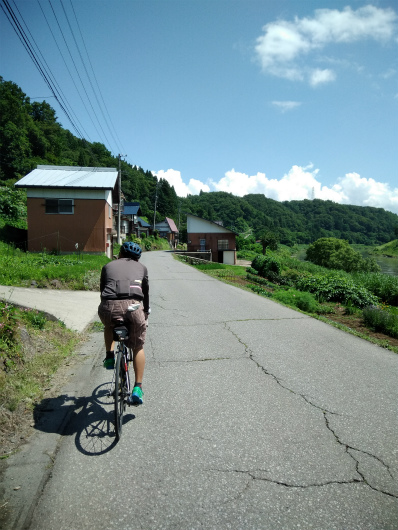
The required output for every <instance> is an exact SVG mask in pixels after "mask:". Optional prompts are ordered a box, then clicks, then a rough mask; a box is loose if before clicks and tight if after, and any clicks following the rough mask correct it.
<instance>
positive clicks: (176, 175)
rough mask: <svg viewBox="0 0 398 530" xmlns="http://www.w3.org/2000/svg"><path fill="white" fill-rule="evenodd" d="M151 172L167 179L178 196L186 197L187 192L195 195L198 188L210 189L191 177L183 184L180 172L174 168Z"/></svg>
mask: <svg viewBox="0 0 398 530" xmlns="http://www.w3.org/2000/svg"><path fill="white" fill-rule="evenodd" d="M152 174H153V175H155V176H156V177H158V178H159V179H165V180H167V182H168V183H169V184H170V186H174V189H175V192H176V194H177V195H178V196H179V197H186V196H187V195H188V194H190V195H197V194H198V193H199V192H200V190H203V191H210V188H209V186H208V185H207V184H204V183H203V182H201V181H200V180H196V179H191V180H190V181H189V183H188V184H185V182H184V181H183V180H182V177H181V172H180V171H176V170H175V169H168V170H167V171H164V170H163V169H161V170H160V171H152Z"/></svg>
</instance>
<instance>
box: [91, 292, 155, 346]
mask: <svg viewBox="0 0 398 530" xmlns="http://www.w3.org/2000/svg"><path fill="white" fill-rule="evenodd" d="M137 303H140V300H103V301H102V302H101V303H100V305H99V307H98V316H99V317H100V320H101V322H102V323H103V324H104V326H106V327H110V328H111V329H113V328H114V327H115V325H117V320H120V319H121V320H124V321H125V323H126V326H127V328H128V330H129V338H128V340H126V346H127V347H128V348H133V349H135V348H142V347H143V346H144V344H145V337H146V329H147V321H146V320H145V313H144V309H143V305H142V303H141V307H140V308H139V309H137V310H136V311H127V308H128V306H129V305H131V304H137Z"/></svg>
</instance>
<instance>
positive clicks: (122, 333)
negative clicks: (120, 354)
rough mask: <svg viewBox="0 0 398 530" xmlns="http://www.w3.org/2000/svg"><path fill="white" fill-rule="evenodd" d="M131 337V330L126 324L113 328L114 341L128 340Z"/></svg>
mask: <svg viewBox="0 0 398 530" xmlns="http://www.w3.org/2000/svg"><path fill="white" fill-rule="evenodd" d="M128 336H129V330H128V329H127V327H126V326H125V325H124V324H120V325H118V326H115V327H114V328H113V340H115V341H120V340H126V339H127V338H128Z"/></svg>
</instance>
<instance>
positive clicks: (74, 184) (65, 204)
mask: <svg viewBox="0 0 398 530" xmlns="http://www.w3.org/2000/svg"><path fill="white" fill-rule="evenodd" d="M117 176H118V173H117V170H116V169H115V168H101V167H74V166H37V169H34V170H33V171H31V172H30V173H28V174H27V175H26V176H25V177H23V178H22V179H21V180H19V181H18V182H17V183H16V184H15V186H16V187H17V188H26V192H27V210H28V250H29V251H30V252H39V251H42V250H44V249H46V250H48V251H52V250H55V251H57V252H58V253H70V252H76V251H82V252H90V253H93V254H102V253H106V255H107V256H108V257H112V253H113V252H112V250H113V249H112V236H113V233H114V230H113V210H112V204H113V203H115V202H118V197H117V185H116V184H117Z"/></svg>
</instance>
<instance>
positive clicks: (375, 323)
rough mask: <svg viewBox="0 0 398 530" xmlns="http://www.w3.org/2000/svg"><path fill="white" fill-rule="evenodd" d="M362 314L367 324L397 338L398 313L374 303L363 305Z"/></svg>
mask: <svg viewBox="0 0 398 530" xmlns="http://www.w3.org/2000/svg"><path fill="white" fill-rule="evenodd" d="M362 314H363V319H364V322H365V324H366V325H367V326H369V327H371V328H373V329H374V330H375V331H380V332H381V333H385V334H386V335H389V336H390V337H394V338H398V315H396V314H394V313H392V312H391V311H388V310H385V309H383V308H381V307H377V306H375V305H370V306H368V307H365V308H364V310H363V312H362Z"/></svg>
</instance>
